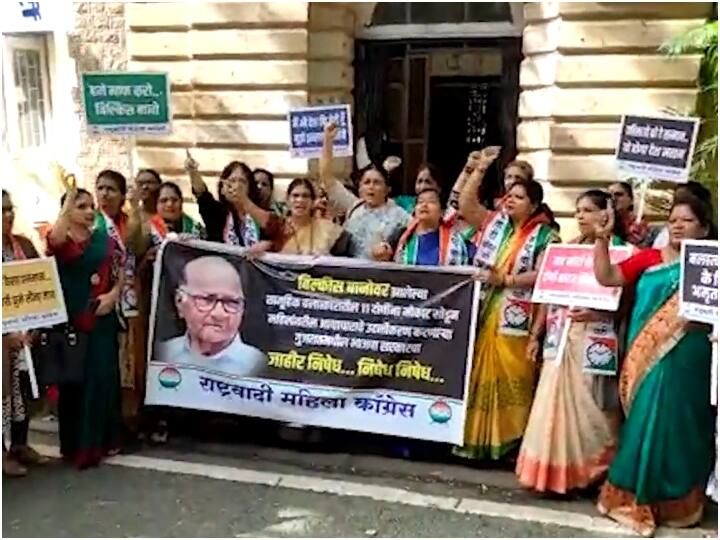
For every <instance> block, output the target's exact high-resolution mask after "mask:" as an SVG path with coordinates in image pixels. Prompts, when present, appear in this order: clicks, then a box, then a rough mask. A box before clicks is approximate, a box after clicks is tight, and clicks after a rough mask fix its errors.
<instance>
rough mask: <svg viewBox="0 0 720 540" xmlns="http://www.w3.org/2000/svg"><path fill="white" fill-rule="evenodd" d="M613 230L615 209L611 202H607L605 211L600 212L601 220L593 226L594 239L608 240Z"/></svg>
mask: <svg viewBox="0 0 720 540" xmlns="http://www.w3.org/2000/svg"><path fill="white" fill-rule="evenodd" d="M614 228H615V209H614V208H613V205H612V201H608V207H607V209H606V210H601V219H600V221H599V222H598V223H596V224H595V238H604V239H609V238H610V237H611V236H612V232H613V229H614Z"/></svg>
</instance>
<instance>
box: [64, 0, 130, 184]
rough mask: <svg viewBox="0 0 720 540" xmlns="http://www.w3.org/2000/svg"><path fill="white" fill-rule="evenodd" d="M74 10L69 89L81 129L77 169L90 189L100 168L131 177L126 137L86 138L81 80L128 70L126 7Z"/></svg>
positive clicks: (92, 5)
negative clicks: (74, 81) (94, 73)
mask: <svg viewBox="0 0 720 540" xmlns="http://www.w3.org/2000/svg"><path fill="white" fill-rule="evenodd" d="M73 7H74V9H75V28H74V30H73V32H72V33H71V34H70V35H69V49H70V57H71V58H72V59H73V60H74V61H75V67H76V71H77V85H76V86H75V88H73V90H72V93H73V96H72V97H73V102H74V105H75V113H76V114H77V115H78V117H79V118H80V126H81V128H80V152H79V154H78V168H79V171H80V176H81V178H82V180H83V183H84V184H85V185H86V186H92V182H93V181H94V179H95V176H96V175H97V173H98V172H100V171H101V170H102V169H115V170H117V171H119V172H121V173H122V174H124V175H126V176H127V175H129V174H130V149H131V143H130V141H129V140H128V139H127V138H125V137H107V136H102V137H99V136H92V137H91V136H89V135H88V133H87V126H86V125H85V120H84V118H85V115H84V111H83V102H82V100H83V97H82V86H81V85H82V83H81V80H80V74H81V73H84V72H89V71H124V70H126V69H127V65H128V63H127V61H128V54H127V46H126V40H125V4H124V3H122V2H110V3H104V2H79V3H75V4H73Z"/></svg>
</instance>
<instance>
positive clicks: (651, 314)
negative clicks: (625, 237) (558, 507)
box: [594, 197, 714, 536]
mask: <svg viewBox="0 0 720 540" xmlns="http://www.w3.org/2000/svg"><path fill="white" fill-rule="evenodd" d="M710 211H711V210H710V209H709V205H707V204H706V203H705V202H703V201H700V200H699V199H697V198H694V197H692V198H687V199H681V200H676V201H675V202H674V204H673V207H672V210H671V212H670V217H669V220H668V225H669V229H670V243H669V245H668V246H667V247H665V248H663V249H662V250H659V249H645V250H642V251H640V252H639V253H637V254H636V255H633V256H632V257H630V258H629V259H627V260H625V261H624V262H622V263H620V264H619V265H613V264H611V263H610V259H609V255H608V238H609V232H610V231H611V230H612V225H613V223H612V222H613V221H614V219H613V215H612V212H608V224H607V225H606V226H605V227H599V228H598V233H597V235H596V242H595V261H594V264H595V276H596V278H597V280H598V282H600V283H601V284H602V285H605V286H626V285H633V284H634V285H635V288H636V300H635V304H634V306H633V311H632V317H631V320H630V326H629V329H628V347H627V354H626V357H625V361H624V363H623V365H622V370H621V373H620V381H619V391H620V401H621V403H622V407H623V410H624V412H625V416H626V421H625V425H624V426H623V428H622V432H621V434H620V440H619V445H618V449H617V453H616V455H615V458H614V460H613V462H612V464H611V465H610V470H609V474H608V480H607V481H606V482H605V485H604V486H603V488H602V491H601V493H600V499H599V500H598V505H597V506H598V510H599V511H600V512H601V513H602V514H604V515H607V516H608V517H610V518H612V519H614V520H615V521H618V522H620V523H623V524H626V525H629V526H631V527H632V528H633V529H634V530H635V531H636V532H637V533H639V534H641V535H643V536H652V535H653V534H654V532H655V529H656V528H657V527H658V526H659V525H660V524H664V525H668V526H671V527H690V526H693V525H696V524H697V523H699V522H700V520H701V518H702V512H703V505H704V502H705V497H704V487H705V482H706V480H707V477H708V473H709V472H710V469H711V467H712V465H713V452H714V446H713V430H714V418H713V411H712V409H711V407H710V382H709V381H710V358H711V349H710V342H709V341H708V338H707V333H708V331H709V328H708V329H705V328H704V327H702V326H696V325H693V324H692V323H689V322H688V321H685V320H683V319H681V318H680V317H679V315H678V288H679V287H678V286H679V280H680V261H679V254H680V244H681V242H682V241H683V240H686V239H703V238H710V237H712V236H714V235H713V231H714V226H713V224H712V222H711V218H710V215H711V214H710Z"/></svg>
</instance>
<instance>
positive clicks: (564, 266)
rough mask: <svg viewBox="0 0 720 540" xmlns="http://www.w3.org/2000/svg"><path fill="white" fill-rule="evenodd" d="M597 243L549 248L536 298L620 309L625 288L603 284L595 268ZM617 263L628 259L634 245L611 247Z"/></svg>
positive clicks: (536, 288)
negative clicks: (598, 280)
mask: <svg viewBox="0 0 720 540" xmlns="http://www.w3.org/2000/svg"><path fill="white" fill-rule="evenodd" d="M593 250H594V246H592V245H587V244H551V245H550V246H548V248H547V250H546V251H545V257H544V258H543V261H542V263H541V265H540V270H539V272H538V278H537V281H536V282H535V289H534V290H533V297H532V301H533V302H534V303H536V304H555V305H559V306H567V307H582V308H588V309H598V310H603V311H616V310H617V309H618V305H619V303H620V295H621V294H622V288H621V287H603V286H602V285H600V284H599V283H598V282H597V280H596V279H595V272H594V270H593ZM609 251H610V260H611V261H612V262H613V264H617V263H619V262H620V261H623V260H625V259H627V258H628V257H629V256H630V255H631V254H632V246H610V248H609Z"/></svg>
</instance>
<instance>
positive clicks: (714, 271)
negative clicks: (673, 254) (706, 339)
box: [680, 240, 718, 324]
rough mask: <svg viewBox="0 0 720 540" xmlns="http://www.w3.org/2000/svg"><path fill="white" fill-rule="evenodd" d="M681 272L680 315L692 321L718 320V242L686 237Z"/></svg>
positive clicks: (682, 250)
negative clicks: (687, 238)
mask: <svg viewBox="0 0 720 540" xmlns="http://www.w3.org/2000/svg"><path fill="white" fill-rule="evenodd" d="M680 272H681V283H682V294H681V295H680V315H681V316H683V317H685V318H686V319H688V320H691V321H697V322H704V323H708V324H717V322H718V243H717V242H711V241H705V240H685V241H684V242H683V244H682V249H681V270H680Z"/></svg>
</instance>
